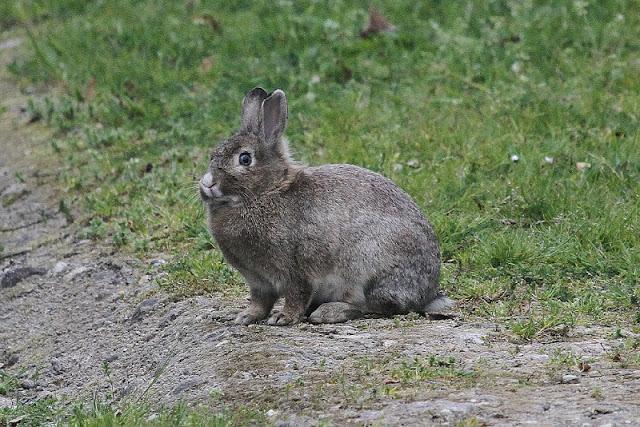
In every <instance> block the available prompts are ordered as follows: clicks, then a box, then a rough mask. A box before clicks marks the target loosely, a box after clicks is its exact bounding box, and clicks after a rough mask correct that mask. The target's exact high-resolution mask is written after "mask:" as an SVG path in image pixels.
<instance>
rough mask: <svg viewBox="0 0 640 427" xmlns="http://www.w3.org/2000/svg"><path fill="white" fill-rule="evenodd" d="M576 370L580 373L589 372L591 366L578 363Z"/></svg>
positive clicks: (585, 363)
mask: <svg viewBox="0 0 640 427" xmlns="http://www.w3.org/2000/svg"><path fill="white" fill-rule="evenodd" d="M578 369H579V370H580V372H589V371H590V370H591V365H589V364H588V363H587V362H580V363H578Z"/></svg>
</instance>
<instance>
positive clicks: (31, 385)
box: [20, 379, 36, 390]
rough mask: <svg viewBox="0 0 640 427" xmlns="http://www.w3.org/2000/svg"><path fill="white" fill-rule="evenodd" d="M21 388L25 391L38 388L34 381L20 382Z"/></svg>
mask: <svg viewBox="0 0 640 427" xmlns="http://www.w3.org/2000/svg"><path fill="white" fill-rule="evenodd" d="M20 387H22V388H23V389H25V390H31V389H32V388H35V387H36V383H35V381H33V380H29V379H26V380H22V381H21V382H20Z"/></svg>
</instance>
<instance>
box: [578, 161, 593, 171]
mask: <svg viewBox="0 0 640 427" xmlns="http://www.w3.org/2000/svg"><path fill="white" fill-rule="evenodd" d="M590 167H591V163H587V162H576V169H578V170H579V171H583V170H586V169H589V168H590Z"/></svg>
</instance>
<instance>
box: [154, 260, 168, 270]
mask: <svg viewBox="0 0 640 427" xmlns="http://www.w3.org/2000/svg"><path fill="white" fill-rule="evenodd" d="M166 263H167V260H165V259H162V258H158V259H153V260H151V266H152V267H153V268H158V267H161V266H163V265H165V264H166Z"/></svg>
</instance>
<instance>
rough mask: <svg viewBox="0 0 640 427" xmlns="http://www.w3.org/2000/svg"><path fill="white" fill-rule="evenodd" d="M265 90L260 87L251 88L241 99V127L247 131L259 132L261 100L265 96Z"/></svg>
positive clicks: (243, 130)
mask: <svg viewBox="0 0 640 427" xmlns="http://www.w3.org/2000/svg"><path fill="white" fill-rule="evenodd" d="M267 96H268V94H267V92H266V91H265V90H264V89H262V88H261V87H256V88H253V89H251V91H249V92H248V93H247V94H246V95H245V96H244V99H243V100H242V127H241V128H240V130H241V131H242V132H247V133H255V134H259V133H260V127H261V125H262V124H261V123H260V121H261V117H260V116H261V109H262V101H264V100H265V99H266V98H267Z"/></svg>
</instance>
